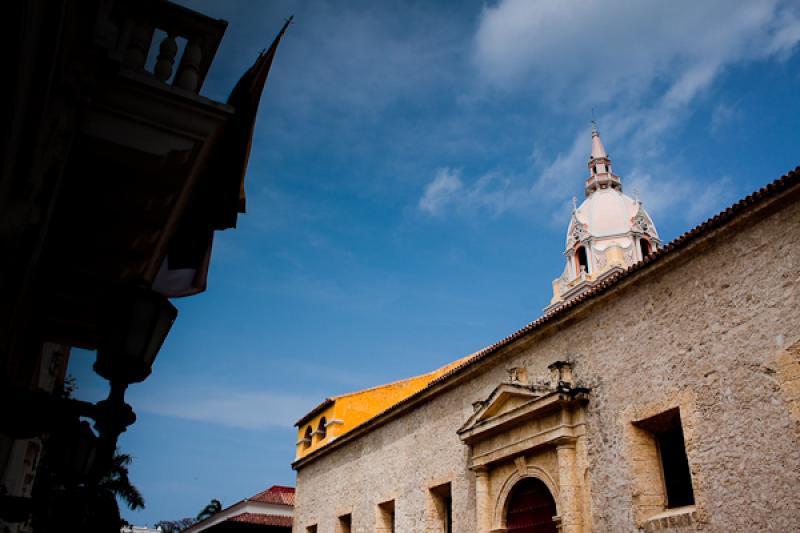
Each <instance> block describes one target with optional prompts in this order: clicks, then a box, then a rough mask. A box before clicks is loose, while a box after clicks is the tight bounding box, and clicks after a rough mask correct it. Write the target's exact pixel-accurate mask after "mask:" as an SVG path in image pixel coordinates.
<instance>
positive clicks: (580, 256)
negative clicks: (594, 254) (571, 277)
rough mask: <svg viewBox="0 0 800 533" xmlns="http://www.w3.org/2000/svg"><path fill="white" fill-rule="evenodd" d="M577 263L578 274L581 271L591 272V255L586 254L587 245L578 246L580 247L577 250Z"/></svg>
mask: <svg viewBox="0 0 800 533" xmlns="http://www.w3.org/2000/svg"><path fill="white" fill-rule="evenodd" d="M575 264H576V265H577V268H578V275H580V273H581V271H584V272H586V273H587V274H588V273H589V256H588V255H587V254H586V247H585V246H578V249H577V250H575Z"/></svg>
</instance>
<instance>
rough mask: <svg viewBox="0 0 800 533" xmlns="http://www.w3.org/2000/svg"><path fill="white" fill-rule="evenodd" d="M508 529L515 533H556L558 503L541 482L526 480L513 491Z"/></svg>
mask: <svg viewBox="0 0 800 533" xmlns="http://www.w3.org/2000/svg"><path fill="white" fill-rule="evenodd" d="M507 513H508V514H507V515H506V528H507V529H508V531H509V532H512V531H513V532H514V533H556V531H557V530H556V523H555V522H553V517H554V516H556V514H557V512H556V502H555V500H553V496H551V495H550V491H549V490H548V489H547V485H545V484H544V483H543V482H542V481H541V480H538V479H536V478H532V477H529V478H525V479H523V480H522V481H520V482H519V483H517V484H516V486H515V487H514V489H513V490H512V491H511V496H510V498H509V502H508V511H507Z"/></svg>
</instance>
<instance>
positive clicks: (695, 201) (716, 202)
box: [626, 172, 736, 226]
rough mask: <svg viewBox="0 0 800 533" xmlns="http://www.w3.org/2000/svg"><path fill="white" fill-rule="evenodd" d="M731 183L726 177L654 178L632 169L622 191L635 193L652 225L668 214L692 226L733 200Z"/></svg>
mask: <svg viewBox="0 0 800 533" xmlns="http://www.w3.org/2000/svg"><path fill="white" fill-rule="evenodd" d="M732 184H733V182H732V180H731V179H730V177H728V176H722V177H721V178H718V179H715V180H711V181H707V180H704V181H700V180H693V179H689V178H685V177H679V176H666V177H665V179H655V178H654V177H653V175H652V174H649V173H644V174H640V173H636V172H634V173H633V174H632V175H631V177H630V179H629V180H628V183H627V185H626V187H627V191H626V192H628V193H629V194H631V195H634V194H636V193H638V194H639V196H640V198H641V200H642V203H643V204H644V206H645V208H647V211H648V212H649V213H650V215H651V216H652V217H653V219H654V222H655V223H656V226H658V221H659V220H664V219H666V218H668V217H673V218H678V219H679V220H680V221H681V222H682V223H684V224H689V225H696V224H698V223H700V222H702V221H703V220H705V219H707V218H709V217H711V216H712V215H714V214H715V213H717V212H718V211H720V210H721V209H723V208H724V207H725V206H727V205H729V204H730V203H731V202H732V201H733V200H734V198H735V197H736V193H735V191H734V190H733V188H732Z"/></svg>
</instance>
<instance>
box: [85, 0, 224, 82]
mask: <svg viewBox="0 0 800 533" xmlns="http://www.w3.org/2000/svg"><path fill="white" fill-rule="evenodd" d="M227 26H228V23H227V22H226V21H224V20H220V19H213V18H211V17H208V16H206V15H203V14H201V13H198V12H196V11H193V10H191V9H188V8H185V7H182V6H179V5H176V4H173V3H171V2H168V1H165V0H138V1H131V0H105V2H103V3H102V5H101V8H100V10H99V12H98V16H97V21H96V24H95V35H94V42H95V44H97V45H99V46H100V47H102V48H105V49H106V50H107V51H108V55H109V57H111V58H112V59H115V60H117V61H119V62H120V63H121V65H122V68H123V69H126V70H130V71H134V72H138V73H143V74H146V75H150V76H152V77H153V78H155V79H157V80H159V81H160V82H163V83H165V84H171V85H172V86H174V87H178V88H180V89H183V90H186V91H189V92H192V93H195V94H197V93H199V92H200V89H201V87H202V86H203V82H204V81H205V78H206V75H207V74H208V69H209V68H210V67H211V62H212V61H213V60H214V55H215V54H216V53H217V48H218V47H219V43H220V41H221V40H222V36H223V34H224V33H225V29H226V28H227ZM158 30H160V31H158ZM156 35H163V38H162V39H160V42H159V43H158V51H157V57H156V58H155V59H156V61H155V63H154V66H153V68H152V70H151V71H149V70H147V68H146V66H147V65H148V64H149V63H151V61H148V56H149V55H150V54H151V48H153V44H154V43H153V39H154V38H155V36H156ZM179 40H185V46H184V47H183V51H182V54H181V56H180V58H178V57H177V56H178V51H179V46H178V41H179ZM176 61H177V65H178V67H177V71H174V72H173V69H174V66H175V63H176ZM173 74H174V75H173Z"/></svg>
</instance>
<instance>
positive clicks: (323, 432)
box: [317, 416, 328, 440]
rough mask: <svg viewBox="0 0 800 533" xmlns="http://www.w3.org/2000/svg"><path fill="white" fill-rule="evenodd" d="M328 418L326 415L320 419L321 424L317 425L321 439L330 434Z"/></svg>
mask: <svg viewBox="0 0 800 533" xmlns="http://www.w3.org/2000/svg"><path fill="white" fill-rule="evenodd" d="M327 424H328V422H327V420H325V417H324V416H323V417H322V418H320V419H319V425H318V426H317V435H318V436H319V440H322V439H324V438H325V437H327V436H328V428H327Z"/></svg>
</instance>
